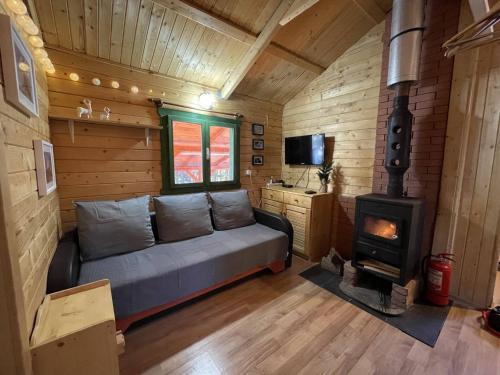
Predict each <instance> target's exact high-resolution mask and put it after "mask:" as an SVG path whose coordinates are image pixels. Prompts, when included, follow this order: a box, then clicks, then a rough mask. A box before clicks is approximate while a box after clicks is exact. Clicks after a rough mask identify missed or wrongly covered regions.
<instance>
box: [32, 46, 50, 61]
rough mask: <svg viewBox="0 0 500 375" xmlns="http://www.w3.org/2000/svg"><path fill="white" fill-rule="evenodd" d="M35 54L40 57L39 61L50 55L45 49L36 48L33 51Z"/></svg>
mask: <svg viewBox="0 0 500 375" xmlns="http://www.w3.org/2000/svg"><path fill="white" fill-rule="evenodd" d="M33 54H34V55H35V56H36V57H38V58H39V59H43V58H45V57H48V56H49V55H48V54H47V51H45V50H44V49H43V48H35V50H34V51H33Z"/></svg>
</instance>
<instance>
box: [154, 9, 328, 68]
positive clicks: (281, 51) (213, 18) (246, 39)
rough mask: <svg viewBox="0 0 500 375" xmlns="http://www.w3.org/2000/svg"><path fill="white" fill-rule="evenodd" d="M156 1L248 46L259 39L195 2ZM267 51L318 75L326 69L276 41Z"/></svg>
mask: <svg viewBox="0 0 500 375" xmlns="http://www.w3.org/2000/svg"><path fill="white" fill-rule="evenodd" d="M296 1H297V0H296ZM299 1H303V0H299ZM308 1H311V0H308ZM317 1H318V0H315V2H317ZM154 2H156V3H157V4H159V5H162V6H164V7H167V8H169V9H172V10H173V11H174V12H176V13H178V14H180V15H181V16H183V17H186V18H189V19H190V20H192V21H195V22H197V23H199V24H201V25H203V26H205V27H208V28H210V29H212V30H214V31H217V32H219V33H221V34H223V35H226V36H228V37H230V38H233V39H235V40H237V41H239V42H242V43H245V44H246V45H248V46H252V45H253V44H254V43H255V41H256V40H257V35H255V34H254V33H252V32H251V31H249V30H246V29H245V28H243V27H241V26H239V25H237V24H235V23H233V22H231V21H229V20H228V19H226V18H223V17H220V16H218V15H216V14H215V13H212V12H208V11H206V10H204V9H202V8H200V7H198V6H197V5H195V4H191V3H190V2H187V1H182V0H154ZM280 22H281V21H280ZM266 52H268V53H270V54H271V55H273V56H275V57H278V58H280V59H283V60H286V61H288V62H289V63H291V64H294V65H296V66H299V67H301V68H303V69H306V70H309V71H311V72H313V73H315V74H317V75H320V74H321V73H323V72H324V71H325V68H324V67H322V66H320V65H318V64H315V63H314V62H312V61H309V60H307V59H305V58H303V57H302V56H299V55H297V54H295V53H293V52H290V51H288V50H287V49H285V48H283V47H281V46H279V45H277V44H275V43H271V44H270V45H269V47H268V48H267V50H266Z"/></svg>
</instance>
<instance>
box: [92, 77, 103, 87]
mask: <svg viewBox="0 0 500 375" xmlns="http://www.w3.org/2000/svg"><path fill="white" fill-rule="evenodd" d="M92 84H93V85H94V86H101V80H100V79H99V78H97V77H94V78H92Z"/></svg>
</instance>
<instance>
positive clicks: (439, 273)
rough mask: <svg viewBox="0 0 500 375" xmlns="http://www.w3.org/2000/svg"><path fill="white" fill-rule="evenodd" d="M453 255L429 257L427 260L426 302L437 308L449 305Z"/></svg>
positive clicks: (445, 254)
mask: <svg viewBox="0 0 500 375" xmlns="http://www.w3.org/2000/svg"><path fill="white" fill-rule="evenodd" d="M452 257H453V254H447V253H442V254H437V255H430V256H428V257H426V258H427V272H426V291H425V296H426V298H427V300H428V301H429V302H431V303H433V304H435V305H438V306H446V305H448V303H449V296H450V285H451V271H452V268H451V262H453V261H454V260H453V258H452Z"/></svg>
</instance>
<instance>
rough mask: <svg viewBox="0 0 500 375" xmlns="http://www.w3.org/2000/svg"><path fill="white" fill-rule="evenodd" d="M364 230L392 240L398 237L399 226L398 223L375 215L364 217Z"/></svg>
mask: <svg viewBox="0 0 500 375" xmlns="http://www.w3.org/2000/svg"><path fill="white" fill-rule="evenodd" d="M363 230H364V231H365V232H366V233H370V234H372V235H374V236H378V237H383V238H387V239H390V240H394V239H396V238H398V227H397V225H396V223H394V222H392V221H389V220H386V219H381V218H376V217H373V216H365V217H364V225H363Z"/></svg>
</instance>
